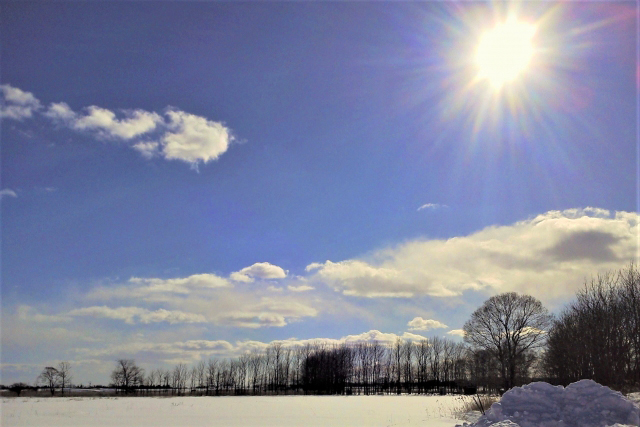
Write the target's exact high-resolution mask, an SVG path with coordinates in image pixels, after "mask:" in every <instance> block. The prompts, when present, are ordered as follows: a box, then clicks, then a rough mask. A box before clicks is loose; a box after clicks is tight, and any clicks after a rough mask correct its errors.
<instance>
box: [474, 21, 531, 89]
mask: <svg viewBox="0 0 640 427" xmlns="http://www.w3.org/2000/svg"><path fill="white" fill-rule="evenodd" d="M535 32H536V27H535V26H534V25H531V24H529V23H527V22H522V21H518V20H517V19H515V18H509V19H508V20H507V21H505V22H503V23H501V24H498V25H497V26H496V27H495V28H493V29H492V30H490V31H487V32H486V33H485V34H484V35H483V36H482V38H481V39H480V44H479V45H478V50H477V51H476V65H477V66H478V70H479V73H478V77H480V78H481V79H487V80H489V82H490V83H491V85H492V86H493V87H494V88H496V89H500V88H501V87H502V86H503V85H504V84H505V83H509V82H511V81H513V80H514V79H515V78H516V77H517V76H518V75H519V74H521V73H522V72H523V71H524V70H525V69H526V68H527V66H528V65H529V63H530V62H531V58H532V57H533V51H534V49H533V41H532V39H533V36H534V34H535Z"/></svg>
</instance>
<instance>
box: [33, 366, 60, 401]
mask: <svg viewBox="0 0 640 427" xmlns="http://www.w3.org/2000/svg"><path fill="white" fill-rule="evenodd" d="M36 382H37V384H38V385H43V386H44V387H46V388H48V389H49V391H50V392H51V396H53V394H54V393H55V391H56V387H58V384H59V382H60V377H59V376H58V370H57V369H56V368H54V367H53V366H47V367H46V368H44V369H43V370H42V372H40V375H38V379H37V380H36Z"/></svg>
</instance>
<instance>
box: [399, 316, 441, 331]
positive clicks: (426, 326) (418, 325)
mask: <svg viewBox="0 0 640 427" xmlns="http://www.w3.org/2000/svg"><path fill="white" fill-rule="evenodd" d="M407 326H409V330H410V331H429V330H431V329H441V328H448V326H447V325H445V324H444V323H442V322H439V321H437V320H433V319H423V318H422V317H414V318H413V320H411V321H409V323H407Z"/></svg>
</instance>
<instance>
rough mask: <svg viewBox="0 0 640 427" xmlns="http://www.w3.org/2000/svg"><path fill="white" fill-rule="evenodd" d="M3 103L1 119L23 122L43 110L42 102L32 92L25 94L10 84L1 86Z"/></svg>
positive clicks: (0, 91) (0, 105)
mask: <svg viewBox="0 0 640 427" xmlns="http://www.w3.org/2000/svg"><path fill="white" fill-rule="evenodd" d="M0 93H2V103H1V104H0V118H5V119H14V120H22V119H28V118H30V117H32V116H33V113H34V112H35V111H37V110H39V109H40V108H41V104H40V101H39V100H38V99H37V98H36V97H35V96H33V94H32V93H31V92H25V91H23V90H20V89H18V88H17V87H13V86H11V85H8V84H3V85H0Z"/></svg>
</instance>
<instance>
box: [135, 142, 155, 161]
mask: <svg viewBox="0 0 640 427" xmlns="http://www.w3.org/2000/svg"><path fill="white" fill-rule="evenodd" d="M159 146H160V144H158V143H157V142H154V141H140V142H138V143H136V144H133V149H134V150H137V151H139V152H140V154H142V156H143V157H146V158H147V159H150V158H152V157H154V156H156V155H158V154H159Z"/></svg>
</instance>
